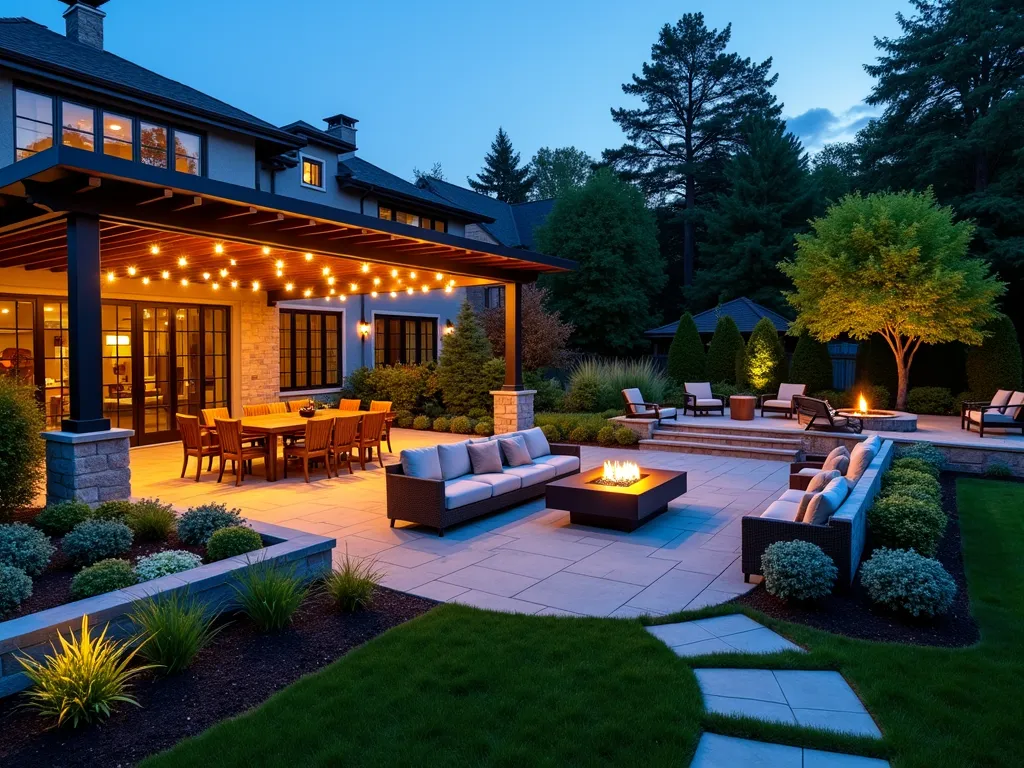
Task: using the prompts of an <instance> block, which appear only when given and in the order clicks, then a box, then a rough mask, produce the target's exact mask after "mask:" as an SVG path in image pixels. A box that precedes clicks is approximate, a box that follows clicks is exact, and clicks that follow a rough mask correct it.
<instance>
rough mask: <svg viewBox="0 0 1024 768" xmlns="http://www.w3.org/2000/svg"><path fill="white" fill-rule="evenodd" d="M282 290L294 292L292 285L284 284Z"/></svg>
mask: <svg viewBox="0 0 1024 768" xmlns="http://www.w3.org/2000/svg"><path fill="white" fill-rule="evenodd" d="M284 289H285V290H286V291H293V290H295V285H294V284H293V283H285V284H284Z"/></svg>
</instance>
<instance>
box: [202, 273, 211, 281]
mask: <svg viewBox="0 0 1024 768" xmlns="http://www.w3.org/2000/svg"><path fill="white" fill-rule="evenodd" d="M209 279H210V273H209V272H203V280H209Z"/></svg>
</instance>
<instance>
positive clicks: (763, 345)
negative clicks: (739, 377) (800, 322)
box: [746, 317, 786, 394]
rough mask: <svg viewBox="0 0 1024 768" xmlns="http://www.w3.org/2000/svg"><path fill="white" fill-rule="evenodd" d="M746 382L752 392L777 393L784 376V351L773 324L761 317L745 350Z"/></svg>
mask: <svg viewBox="0 0 1024 768" xmlns="http://www.w3.org/2000/svg"><path fill="white" fill-rule="evenodd" d="M746 371H747V376H746V378H747V381H748V382H749V383H750V386H752V387H753V388H754V391H755V392H757V393H758V394H760V393H761V392H778V391H779V385H780V384H781V383H782V380H783V379H784V378H785V376H786V351H785V350H784V349H783V348H782V342H781V341H780V340H779V332H778V330H776V328H775V323H773V322H772V321H771V320H769V319H768V318H767V317H762V318H761V319H760V320H758V321H757V325H755V326H754V330H753V332H752V333H751V334H750V339H748V340H747V350H746Z"/></svg>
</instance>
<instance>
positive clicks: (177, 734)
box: [0, 588, 435, 768]
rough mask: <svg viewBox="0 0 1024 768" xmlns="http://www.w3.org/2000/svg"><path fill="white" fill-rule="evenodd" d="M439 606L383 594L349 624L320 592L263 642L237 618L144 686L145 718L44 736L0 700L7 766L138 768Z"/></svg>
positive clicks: (120, 717)
mask: <svg viewBox="0 0 1024 768" xmlns="http://www.w3.org/2000/svg"><path fill="white" fill-rule="evenodd" d="M434 605H435V603H434V602H433V601H431V600H426V599H424V598H419V597H414V596H412V595H405V594H401V593H398V592H392V591H391V590H388V589H384V588H378V589H377V590H376V591H375V593H374V601H373V604H372V606H371V607H370V609H369V610H366V611H362V612H357V613H350V614H342V613H340V612H339V611H338V608H337V607H336V606H335V605H334V604H333V603H332V602H331V601H330V600H329V599H328V598H327V596H326V595H325V594H323V593H322V592H317V593H314V594H312V595H311V596H310V597H309V598H307V600H306V602H305V603H304V604H303V605H302V607H301V608H300V609H299V610H298V611H297V612H296V614H295V616H294V621H293V623H292V626H291V627H290V628H288V629H286V630H284V631H282V632H279V633H275V634H263V633H261V632H259V631H258V630H257V629H256V627H255V626H254V625H253V624H252V623H251V622H250V621H248V620H247V619H245V618H242V617H239V618H238V619H236V620H233V621H230V622H229V623H227V625H226V626H225V627H224V628H223V630H222V631H221V632H220V634H218V635H217V638H216V640H215V641H214V642H213V643H212V644H211V645H210V646H208V647H207V648H206V649H205V650H203V651H202V652H201V653H200V654H199V656H198V657H197V658H196V660H195V662H194V664H193V665H192V666H191V667H189V668H188V669H187V670H185V671H184V672H183V673H181V674H180V675H176V676H174V677H160V676H159V675H156V674H153V673H146V675H145V676H144V677H141V678H139V679H138V681H137V682H136V684H135V685H134V686H133V695H134V696H135V698H136V699H137V700H138V702H139V703H140V704H141V705H142V706H141V708H140V707H133V706H131V705H122V706H120V707H119V708H118V710H117V712H115V714H114V715H113V716H112V717H111V718H110V719H109V720H108V721H106V722H105V723H103V724H102V725H99V726H88V727H81V728H78V729H77V730H72V729H69V728H62V729H59V730H47V727H48V726H49V723H48V722H46V721H44V720H42V719H41V718H39V717H38V716H36V715H34V714H32V713H30V712H26V711H23V710H18V704H19V703H20V702H19V701H18V699H19V697H18V696H13V697H10V698H8V699H4V700H0V722H2V723H3V727H2V728H0V763H3V764H4V765H17V766H19V767H20V768H33V767H34V766H39V767H40V768H44V767H45V768H51V767H52V766H58V765H59V766H62V767H63V766H67V767H68V768H71V767H73V766H93V765H108V766H116V765H133V764H135V763H137V762H139V761H140V760H142V759H143V758H144V757H146V756H147V755H151V754H154V753H156V752H160V751H162V750H164V749H167V748H169V747H170V746H172V745H173V744H175V743H176V742H178V741H180V740H181V739H183V738H186V737H188V736H192V735H195V734H198V733H201V732H202V731H204V730H206V729H207V728H208V727H210V726H211V725H213V724H214V723H216V722H218V721H220V720H223V719H225V718H229V717H233V716H235V715H238V714H241V713H242V712H245V711H246V710H248V709H250V708H252V707H254V706H256V705H257V704H260V703H261V702H263V701H265V700H266V699H267V698H269V697H270V696H271V695H272V694H273V693H274V692H275V691H278V690H280V689H281V688H284V687H285V686H287V685H288V684H290V683H292V682H294V681H295V680H297V679H298V678H300V677H302V676H303V675H306V674H309V673H311V672H315V671H316V670H318V669H321V668H322V667H325V666H327V665H328V664H330V663H331V662H333V661H334V660H336V659H338V658H340V657H341V656H344V655H345V654H346V653H348V652H349V651H350V650H352V649H353V648H356V647H357V646H359V645H362V644H363V643H365V642H367V641H369V640H371V639H373V638H374V637H376V636H377V635H379V634H381V633H382V632H385V631H387V630H388V629H390V628H391V627H394V626H396V625H398V624H401V623H403V622H405V621H408V620H409V619H412V618H414V617H416V616H419V615H420V614H422V613H425V612H426V611H428V610H430V609H431V608H432V607H433V606H434Z"/></svg>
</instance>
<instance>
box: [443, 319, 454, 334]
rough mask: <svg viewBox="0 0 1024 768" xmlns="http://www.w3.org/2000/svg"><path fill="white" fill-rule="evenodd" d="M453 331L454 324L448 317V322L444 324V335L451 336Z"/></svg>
mask: <svg viewBox="0 0 1024 768" xmlns="http://www.w3.org/2000/svg"><path fill="white" fill-rule="evenodd" d="M453 333H455V326H454V325H453V324H452V321H451V319H449V320H448V322H447V323H445V324H444V335H445V336H451V335H452V334H453Z"/></svg>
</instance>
